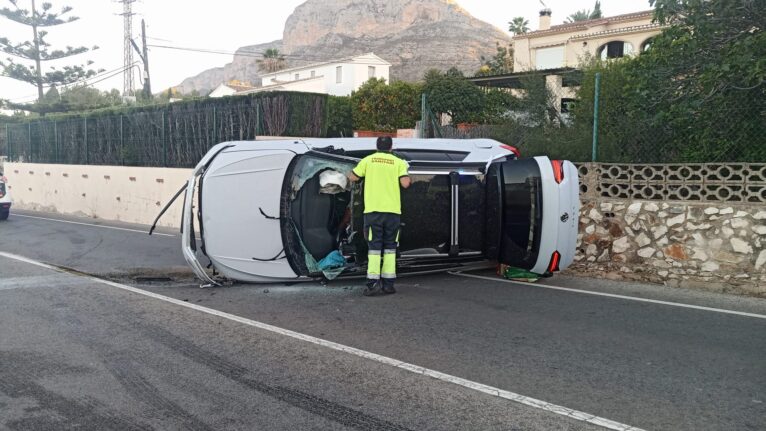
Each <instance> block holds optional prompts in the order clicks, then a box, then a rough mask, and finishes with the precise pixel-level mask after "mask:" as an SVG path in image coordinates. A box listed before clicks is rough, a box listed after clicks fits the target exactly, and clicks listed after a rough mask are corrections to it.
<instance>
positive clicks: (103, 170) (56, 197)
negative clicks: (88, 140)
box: [5, 162, 191, 227]
mask: <svg viewBox="0 0 766 431" xmlns="http://www.w3.org/2000/svg"><path fill="white" fill-rule="evenodd" d="M5 175H6V176H7V177H8V182H9V188H10V190H11V197H12V199H13V205H14V208H20V209H28V210H34V211H46V212H51V213H59V214H69V215H77V216H85V217H92V218H99V219H105V220H119V221H124V222H129V223H141V224H151V223H152V222H153V221H154V218H155V217H156V216H157V214H158V213H159V212H160V210H161V209H162V207H164V206H165V204H166V203H167V202H168V201H169V200H170V198H172V197H173V195H174V194H175V192H176V191H178V189H179V188H180V187H181V186H182V185H183V184H184V183H185V182H186V181H187V180H188V179H189V176H190V175H191V169H173V168H139V167H123V166H84V165H54V164H50V165H49V164H38V163H10V162H6V163H5ZM182 201H183V198H181V197H179V198H178V200H177V201H176V202H175V203H174V204H173V206H172V207H171V208H170V209H169V210H168V212H167V213H165V216H164V217H163V218H162V219H161V220H160V223H159V225H161V226H168V227H180V226H181V205H182Z"/></svg>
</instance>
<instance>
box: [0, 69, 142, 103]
mask: <svg viewBox="0 0 766 431" xmlns="http://www.w3.org/2000/svg"><path fill="white" fill-rule="evenodd" d="M137 65H138V62H133V64H132V65H130V67H131V68H134V67H137ZM124 71H125V66H120V67H118V68H116V69H112V70H108V71H105V72H101V73H99V74H98V75H95V76H91V77H90V78H85V79H82V80H79V81H76V82H72V83H70V84H65V85H61V86H59V88H62V89H63V88H69V87H76V86H83V87H91V86H93V85H94V84H98V83H99V82H102V81H106V80H107V79H110V78H113V77H115V76H117V75H119V74H120V73H122V72H124ZM105 75H108V76H105ZM92 80H95V81H92ZM89 81H92V82H89ZM46 88H51V86H47V87H46ZM34 100H37V95H35V96H34V97H33V96H32V95H29V96H23V97H16V98H13V99H8V101H9V102H14V103H25V102H32V101H34Z"/></svg>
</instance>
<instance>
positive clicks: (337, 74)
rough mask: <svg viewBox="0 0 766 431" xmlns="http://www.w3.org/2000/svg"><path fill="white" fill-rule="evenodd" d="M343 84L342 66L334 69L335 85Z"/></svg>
mask: <svg viewBox="0 0 766 431" xmlns="http://www.w3.org/2000/svg"><path fill="white" fill-rule="evenodd" d="M342 82H343V66H338V67H336V68H335V83H336V84H340V83H342Z"/></svg>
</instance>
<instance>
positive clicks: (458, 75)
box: [423, 67, 484, 124]
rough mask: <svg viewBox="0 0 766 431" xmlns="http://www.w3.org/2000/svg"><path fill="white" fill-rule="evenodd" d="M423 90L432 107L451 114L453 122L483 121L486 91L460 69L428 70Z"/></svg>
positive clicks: (438, 111)
mask: <svg viewBox="0 0 766 431" xmlns="http://www.w3.org/2000/svg"><path fill="white" fill-rule="evenodd" d="M423 91H424V92H425V93H426V97H427V99H428V105H429V106H430V107H431V109H433V110H434V112H436V113H439V114H447V115H449V116H450V118H452V124H459V123H469V122H477V121H481V116H482V110H483V108H484V93H483V92H482V91H481V89H480V88H479V87H477V86H476V85H475V84H473V83H472V82H470V81H468V80H467V79H466V78H465V77H464V76H463V73H462V72H460V71H459V70H458V69H456V68H454V67H453V68H451V69H449V70H448V71H447V72H445V73H443V74H442V73H440V72H438V71H428V72H426V75H425V84H424V87H423Z"/></svg>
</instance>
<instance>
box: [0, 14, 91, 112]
mask: <svg viewBox="0 0 766 431" xmlns="http://www.w3.org/2000/svg"><path fill="white" fill-rule="evenodd" d="M8 2H9V3H10V4H11V5H13V8H8V7H4V8H2V9H0V16H3V17H5V18H7V19H9V20H11V21H14V22H16V23H19V24H22V25H25V26H27V27H29V28H30V30H32V40H30V41H24V42H11V41H10V40H9V39H8V38H6V37H2V36H0V51H2V52H5V53H6V54H9V55H11V56H13V57H16V58H18V59H21V61H22V62H21V63H17V62H15V61H14V60H13V59H12V58H7V59H6V61H0V75H2V76H7V77H9V78H12V79H15V80H18V81H22V82H26V83H28V84H32V85H34V86H36V87H37V95H38V102H42V101H43V98H44V96H45V93H44V91H43V88H44V87H51V86H56V85H66V84H72V83H75V82H77V81H79V80H82V79H84V78H90V77H92V76H94V75H96V73H97V72H96V71H94V70H91V69H88V68H87V66H89V65H90V64H92V62H88V63H87V65H69V66H64V67H62V68H56V67H50V69H49V70H48V71H46V72H43V70H42V64H43V63H46V62H49V61H53V60H60V59H63V58H67V57H71V56H73V55H77V54H82V53H84V52H87V51H89V50H90V48H86V47H84V46H81V47H72V46H67V47H66V48H65V49H63V50H62V49H53V48H51V45H50V44H49V43H48V42H47V41H46V40H45V37H46V36H47V35H48V32H47V31H45V30H41V28H47V27H54V26H57V25H61V24H66V23H70V22H73V21H77V20H78V19H79V18H78V17H76V16H66V15H68V14H69V12H71V11H72V8H71V7H69V6H64V7H62V8H61V10H60V11H59V12H54V11H53V10H52V9H53V5H52V4H51V3H48V2H45V3H43V4H42V5H41V6H42V10H38V9H37V8H36V7H35V0H31V10H27V9H23V8H21V7H20V6H19V5H18V0H8ZM96 48H97V47H95V46H94V47H93V48H92V49H96ZM26 62H34V65H28V64H25V63H26Z"/></svg>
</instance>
